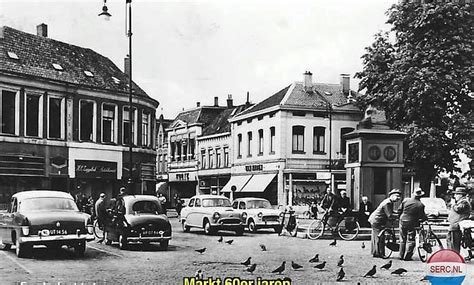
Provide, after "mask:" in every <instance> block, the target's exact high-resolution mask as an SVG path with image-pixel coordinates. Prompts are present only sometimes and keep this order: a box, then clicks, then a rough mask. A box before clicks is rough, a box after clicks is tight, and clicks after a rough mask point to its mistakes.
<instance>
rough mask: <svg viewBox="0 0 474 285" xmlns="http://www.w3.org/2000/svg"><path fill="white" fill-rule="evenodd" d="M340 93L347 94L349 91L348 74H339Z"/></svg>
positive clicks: (349, 78) (349, 79)
mask: <svg viewBox="0 0 474 285" xmlns="http://www.w3.org/2000/svg"><path fill="white" fill-rule="evenodd" d="M341 87H342V94H344V95H346V96H348V95H349V93H350V91H351V77H350V75H349V74H341Z"/></svg>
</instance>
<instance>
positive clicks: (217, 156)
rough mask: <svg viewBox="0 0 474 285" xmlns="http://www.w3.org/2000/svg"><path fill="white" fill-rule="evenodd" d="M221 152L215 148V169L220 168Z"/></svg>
mask: <svg viewBox="0 0 474 285" xmlns="http://www.w3.org/2000/svg"><path fill="white" fill-rule="evenodd" d="M221 157H222V155H221V150H220V149H218V148H216V167H217V168H221V166H222V162H221Z"/></svg>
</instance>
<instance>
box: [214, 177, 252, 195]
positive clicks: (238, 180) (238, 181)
mask: <svg viewBox="0 0 474 285" xmlns="http://www.w3.org/2000/svg"><path fill="white" fill-rule="evenodd" d="M251 177H252V176H251V175H241V176H231V177H230V180H229V182H227V184H226V185H225V186H224V188H222V189H221V192H231V190H230V188H231V187H232V185H235V187H237V190H235V192H240V191H241V190H242V188H243V187H244V186H245V184H247V182H248V181H249V180H250V178H251Z"/></svg>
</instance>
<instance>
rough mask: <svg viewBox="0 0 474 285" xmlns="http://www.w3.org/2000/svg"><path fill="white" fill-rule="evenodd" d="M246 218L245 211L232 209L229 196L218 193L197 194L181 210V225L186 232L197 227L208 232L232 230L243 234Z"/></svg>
mask: <svg viewBox="0 0 474 285" xmlns="http://www.w3.org/2000/svg"><path fill="white" fill-rule="evenodd" d="M246 219H247V215H246V214H245V213H243V214H241V213H238V212H237V211H235V210H234V209H232V206H231V203H230V200H229V198H227V197H225V196H218V195H196V196H194V197H192V198H191V199H190V200H189V203H188V205H187V206H186V207H184V208H183V210H182V211H181V225H182V227H183V231H185V232H189V230H190V228H191V227H195V228H202V229H204V232H205V233H206V234H212V233H214V232H216V231H218V230H230V231H235V233H236V234H237V235H242V234H243V233H244V223H245V220H246Z"/></svg>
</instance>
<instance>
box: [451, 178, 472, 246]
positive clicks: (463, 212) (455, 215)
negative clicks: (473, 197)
mask: <svg viewBox="0 0 474 285" xmlns="http://www.w3.org/2000/svg"><path fill="white" fill-rule="evenodd" d="M453 195H454V204H453V205H452V206H451V211H450V212H449V215H448V222H449V229H448V238H447V241H448V247H449V248H451V249H453V250H455V251H457V252H460V251H461V239H462V232H461V229H460V227H459V222H461V221H464V220H467V219H469V215H470V214H471V204H470V203H469V200H468V199H467V190H466V188H464V187H456V189H455V190H454V191H453Z"/></svg>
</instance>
